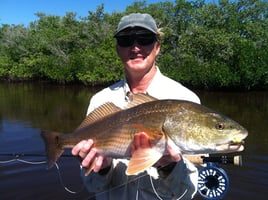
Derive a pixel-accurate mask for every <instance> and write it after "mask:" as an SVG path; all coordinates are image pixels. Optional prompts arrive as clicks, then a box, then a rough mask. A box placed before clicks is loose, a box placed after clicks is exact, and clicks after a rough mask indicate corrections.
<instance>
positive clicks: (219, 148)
mask: <svg viewBox="0 0 268 200" xmlns="http://www.w3.org/2000/svg"><path fill="white" fill-rule="evenodd" d="M205 126H206V130H207V132H204V131H203V132H202V131H201V135H203V136H204V137H207V139H206V140H204V143H207V144H208V146H209V147H211V149H210V150H211V151H212V152H210V153H229V152H239V151H243V150H244V145H243V144H244V140H245V138H246V137H247V136H248V131H247V130H246V129H245V128H244V127H243V126H241V125H240V124H239V123H237V122H236V121H234V120H232V119H230V118H228V117H226V116H224V115H222V114H218V113H214V112H212V113H207V124H206V125H205Z"/></svg>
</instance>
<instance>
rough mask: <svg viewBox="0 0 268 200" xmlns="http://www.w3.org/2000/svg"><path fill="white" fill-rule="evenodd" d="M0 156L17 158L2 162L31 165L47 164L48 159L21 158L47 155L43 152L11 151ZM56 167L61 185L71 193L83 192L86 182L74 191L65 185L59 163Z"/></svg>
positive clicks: (0, 162) (1, 162)
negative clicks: (31, 159)
mask: <svg viewBox="0 0 268 200" xmlns="http://www.w3.org/2000/svg"><path fill="white" fill-rule="evenodd" d="M0 156H9V157H10V156H12V157H15V158H12V159H10V160H4V161H3V160H2V161H1V160H0V164H7V163H11V162H21V163H25V164H29V165H42V164H46V163H47V161H46V160H44V161H27V160H23V159H20V157H45V155H43V154H23V153H21V154H12V153H9V154H0ZM63 157H73V156H71V155H63ZM55 167H56V169H57V173H58V177H59V180H60V184H61V186H62V187H63V188H64V189H65V190H66V191H67V192H69V193H71V194H78V193H80V192H82V191H83V190H84V187H85V186H84V184H83V186H82V187H81V188H80V189H79V190H78V191H72V190H71V189H69V188H68V187H66V186H65V184H64V181H63V178H62V174H61V171H60V167H59V165H58V164H57V163H55Z"/></svg>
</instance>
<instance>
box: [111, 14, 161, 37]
mask: <svg viewBox="0 0 268 200" xmlns="http://www.w3.org/2000/svg"><path fill="white" fill-rule="evenodd" d="M130 27H131V28H133V27H141V28H145V29H147V30H149V31H151V32H153V33H155V34H157V26H156V23H155V20H154V18H153V17H152V16H151V15H149V14H147V13H144V14H142V13H132V14H130V15H126V16H124V17H122V18H121V20H120V22H119V24H118V26H117V29H116V31H115V35H117V34H118V33H119V32H120V31H122V30H124V29H126V28H130Z"/></svg>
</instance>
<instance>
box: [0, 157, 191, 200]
mask: <svg viewBox="0 0 268 200" xmlns="http://www.w3.org/2000/svg"><path fill="white" fill-rule="evenodd" d="M0 156H2V157H14V158H12V159H9V160H2V161H1V160H0V164H7V163H11V162H21V163H25V164H29V165H42V164H46V163H47V161H46V160H44V161H27V160H24V159H20V157H45V156H46V155H44V154H24V153H6V154H4V153H2V154H1V153H0ZM62 157H73V156H72V155H67V154H66V155H62ZM55 167H56V170H57V173H58V177H59V180H60V184H61V186H62V187H63V188H64V189H65V191H67V192H69V193H71V194H78V193H80V192H82V191H83V190H84V188H85V186H84V184H83V186H82V187H81V188H80V189H79V190H78V191H73V190H71V189H69V188H68V187H67V186H65V184H64V181H63V178H62V173H61V170H60V167H59V165H58V164H57V162H56V163H55ZM80 170H82V167H80ZM145 176H149V177H150V181H151V186H152V189H153V191H154V193H155V195H156V196H157V198H158V199H159V200H162V198H161V197H160V196H159V194H158V193H157V191H156V188H155V187H154V184H153V181H152V176H150V175H148V174H146V173H145V174H141V175H139V176H137V177H136V178H133V179H132V180H128V181H127V182H125V183H122V184H120V185H117V186H115V187H113V188H110V189H108V190H105V191H102V192H99V193H95V195H96V196H98V195H101V194H104V193H106V192H110V191H113V190H116V189H118V188H120V187H123V186H124V185H126V184H128V183H131V182H135V181H137V180H138V179H140V178H142V177H145ZM186 192H187V189H186V191H185V192H184V193H183V194H182V195H181V197H179V198H178V199H177V200H179V199H181V198H182V197H183V196H184V195H185V194H186Z"/></svg>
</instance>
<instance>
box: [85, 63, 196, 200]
mask: <svg viewBox="0 0 268 200" xmlns="http://www.w3.org/2000/svg"><path fill="white" fill-rule="evenodd" d="M128 92H130V89H129V86H128V84H127V82H126V79H124V80H121V81H119V82H117V83H115V84H113V85H111V86H110V87H107V88H105V89H103V90H101V91H100V92H98V93H97V94H95V95H94V96H93V97H92V98H91V101H90V104H89V108H88V112H87V113H90V112H91V111H93V110H94V109H95V108H97V107H99V106H100V105H102V104H104V103H106V102H112V103H114V104H115V105H116V106H118V107H121V108H123V107H125V106H126V104H127V103H128V101H127V97H126V95H127V93H128ZM146 92H147V93H148V94H149V95H151V96H153V97H155V98H157V99H180V100H188V101H192V102H195V103H200V100H199V98H198V96H197V95H196V94H195V93H193V92H192V91H191V90H189V89H187V88H186V87H184V86H183V85H181V84H180V83H178V82H176V81H174V80H172V79H170V78H168V77H166V76H164V75H163V74H162V73H161V72H160V70H159V69H158V68H157V73H156V75H155V76H154V78H153V80H152V82H151V83H150V86H149V87H148V89H147V90H146ZM127 163H128V160H125V159H113V166H112V168H111V170H110V171H109V172H108V173H107V174H106V175H103V176H102V175H99V174H98V173H94V172H91V173H90V174H89V175H88V176H87V177H86V176H84V171H82V178H83V180H84V183H85V186H86V187H87V189H88V191H89V192H93V193H95V194H96V199H97V200H100V199H102V200H110V199H114V200H120V199H122V200H132V199H133V200H134V199H139V200H140V199H144V200H148V199H185V200H186V199H191V198H193V196H194V194H195V193H196V191H197V181H198V171H197V169H196V167H195V166H194V165H193V164H192V163H190V162H189V161H188V160H186V159H182V160H181V161H179V162H178V163H177V164H176V166H175V167H174V169H173V170H172V172H171V173H170V174H169V175H168V176H167V177H165V178H159V177H158V178H155V179H154V178H152V177H151V176H150V175H149V174H148V172H144V173H141V174H139V175H137V176H127V175H125V171H126V165H127Z"/></svg>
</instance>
